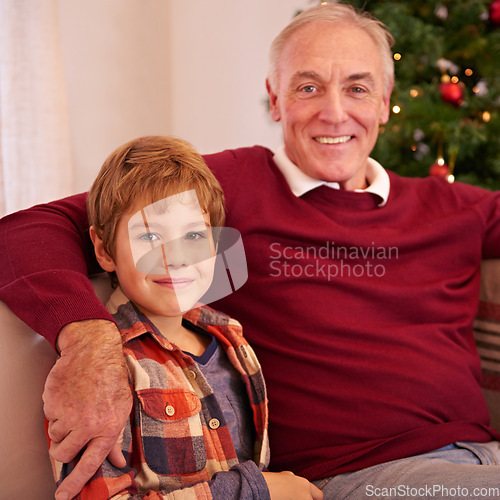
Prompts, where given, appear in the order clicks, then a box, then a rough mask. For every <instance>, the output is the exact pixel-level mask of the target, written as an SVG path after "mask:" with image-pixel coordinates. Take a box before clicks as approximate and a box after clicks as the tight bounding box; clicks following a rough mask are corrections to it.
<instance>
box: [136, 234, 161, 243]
mask: <svg viewBox="0 0 500 500" xmlns="http://www.w3.org/2000/svg"><path fill="white" fill-rule="evenodd" d="M137 239H138V240H140V241H146V242H148V243H150V242H152V241H156V240H159V239H160V237H159V236H158V235H157V234H156V233H142V234H140V235H139V236H138V237H137Z"/></svg>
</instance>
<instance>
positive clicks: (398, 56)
mask: <svg viewBox="0 0 500 500" xmlns="http://www.w3.org/2000/svg"><path fill="white" fill-rule="evenodd" d="M402 57H403V56H402V55H401V54H400V53H399V52H396V53H395V54H394V60H395V61H401V58H402Z"/></svg>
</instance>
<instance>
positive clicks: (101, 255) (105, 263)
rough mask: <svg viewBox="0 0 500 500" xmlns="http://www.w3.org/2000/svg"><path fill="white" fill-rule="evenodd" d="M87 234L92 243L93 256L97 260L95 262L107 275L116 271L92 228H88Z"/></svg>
mask: <svg viewBox="0 0 500 500" xmlns="http://www.w3.org/2000/svg"><path fill="white" fill-rule="evenodd" d="M89 233H90V238H91V240H92V243H93V244H94V251H95V256H96V258H97V262H99V264H100V265H101V267H102V268H103V269H104V270H105V271H108V273H110V272H113V271H114V270H115V269H116V266H115V263H114V261H113V259H112V258H111V257H110V256H109V255H108V253H107V252H106V250H105V249H104V245H103V243H102V240H101V238H99V236H97V234H96V232H95V229H94V226H90V228H89Z"/></svg>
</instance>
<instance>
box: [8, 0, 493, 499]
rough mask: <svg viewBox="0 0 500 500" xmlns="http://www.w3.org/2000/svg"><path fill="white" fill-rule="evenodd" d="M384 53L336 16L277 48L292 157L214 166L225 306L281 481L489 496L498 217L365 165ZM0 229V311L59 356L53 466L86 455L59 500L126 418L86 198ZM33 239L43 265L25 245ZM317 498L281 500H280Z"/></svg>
mask: <svg viewBox="0 0 500 500" xmlns="http://www.w3.org/2000/svg"><path fill="white" fill-rule="evenodd" d="M391 41H392V37H391V35H390V34H389V33H388V32H387V31H386V30H385V28H384V27H383V25H381V24H380V23H379V22H378V21H377V20H374V19H373V18H371V17H370V16H367V15H365V14H361V13H357V12H356V11H354V10H353V9H352V8H351V7H349V6H345V5H341V4H327V5H321V6H317V7H313V8H311V9H309V10H307V11H305V12H304V13H302V14H301V15H300V16H298V17H297V18H295V19H294V20H293V21H292V23H291V24H290V25H289V26H288V27H287V28H285V29H284V30H283V32H282V33H281V34H280V35H279V36H278V37H277V38H276V40H275V41H274V43H273V46H272V49H271V65H270V72H269V78H268V81H267V89H268V92H269V98H270V108H271V116H272V118H273V119H274V120H276V121H280V122H281V124H282V128H283V138H284V147H283V148H282V149H280V150H278V151H277V152H276V153H275V154H273V153H272V152H270V151H269V150H267V149H264V148H261V147H253V148H244V149H237V150H232V151H225V152H222V153H218V154H215V155H209V156H206V157H205V160H206V162H207V163H208V165H209V167H210V168H211V169H212V170H213V171H214V173H215V174H216V176H217V178H218V179H219V181H220V182H221V184H222V186H223V188H224V191H225V195H226V200H227V207H228V217H227V224H228V225H229V226H231V227H235V228H238V229H239V230H240V231H241V233H242V235H243V241H244V244H245V250H246V253H247V258H248V264H249V280H248V282H247V283H246V284H245V286H244V287H243V288H241V289H240V290H239V291H237V292H236V293H234V294H233V295H231V296H229V297H228V298H226V299H224V300H223V301H221V302H220V303H218V304H217V306H216V307H217V308H219V307H220V309H221V310H224V311H226V312H228V313H230V314H231V315H233V316H234V317H236V318H238V319H239V320H240V321H241V322H242V323H243V325H244V329H245V332H246V336H247V338H248V339H249V340H250V342H251V343H252V345H253V346H254V349H255V350H256V352H257V354H258V356H259V358H260V360H261V363H262V366H263V370H264V374H265V376H266V379H267V384H268V391H269V400H270V440H271V455H272V459H271V468H272V470H290V471H293V472H294V473H296V474H298V475H300V476H303V477H305V478H307V479H309V480H310V481H313V482H314V483H315V484H317V485H318V486H319V487H320V488H321V489H322V490H323V493H324V495H325V498H334V497H335V498H365V497H366V496H369V497H370V496H373V497H378V498H380V497H389V496H406V497H413V498H417V497H418V498H449V497H459V496H460V497H464V498H467V497H468V498H475V497H478V496H479V495H480V493H479V490H480V489H481V488H484V489H483V490H481V491H494V488H499V487H500V480H499V479H498V477H499V469H497V468H495V467H486V466H485V465H496V464H497V463H498V461H499V460H500V451H499V446H498V441H497V439H498V438H499V437H500V436H499V434H498V433H497V431H496V430H494V429H492V428H490V427H489V415H488V410H487V407H486V403H485V401H484V399H483V396H482V393H481V390H480V387H479V377H480V365H479V360H478V357H477V353H476V351H475V348H474V339H473V336H472V328H471V326H472V320H473V317H474V315H475V312H476V307H477V298H478V284H479V264H480V261H481V259H482V258H487V257H500V245H499V244H498V243H499V242H500V224H499V223H498V220H499V217H498V211H499V210H500V202H499V197H498V195H497V194H495V193H490V192H487V191H484V190H481V189H478V188H475V187H472V186H466V185H462V184H460V183H455V184H453V185H450V184H448V183H446V182H444V181H441V180H439V179H434V178H433V179H431V178H428V179H404V178H401V177H399V176H397V175H395V174H393V173H391V172H387V171H386V170H384V169H383V167H382V166H381V165H379V164H378V163H376V162H375V161H374V160H372V159H370V158H369V155H370V152H371V150H372V148H373V146H374V144H375V142H376V139H377V134H378V127H379V125H380V124H385V123H386V122H387V121H388V118H389V100H390V95H391V90H392V84H393V65H392V56H391V51H390V46H391ZM2 228H3V232H4V234H7V233H8V237H7V236H6V237H5V238H4V241H5V242H8V249H7V250H8V251H9V252H10V253H9V255H11V254H12V255H15V259H12V260H11V262H10V263H9V264H10V265H9V266H4V269H3V270H2V285H3V287H2V294H1V296H0V298H2V299H3V300H5V301H6V302H7V304H8V305H9V306H10V307H11V308H12V309H13V310H14V311H15V312H16V313H17V314H18V315H20V316H21V317H22V318H23V319H24V320H25V321H26V322H27V323H29V324H31V325H34V326H35V328H37V329H38V330H39V331H41V332H42V333H43V334H44V335H46V337H47V338H48V339H49V340H52V341H55V339H56V337H57V345H58V348H59V349H60V351H61V354H62V357H61V358H60V360H59V361H58V362H57V364H56V366H55V367H54V369H53V370H52V372H51V374H50V375H49V378H48V380H47V385H46V393H45V405H46V406H45V407H46V413H47V416H48V418H49V419H50V420H51V423H50V428H49V432H50V434H51V437H52V439H53V441H54V442H55V443H56V444H54V445H53V447H52V449H51V453H52V454H53V455H54V456H55V457H57V459H58V460H62V461H68V460H70V459H71V458H72V457H73V456H74V455H75V454H76V453H77V451H78V450H79V449H80V448H81V447H82V446H84V445H86V451H85V453H84V454H83V456H82V459H81V461H80V466H79V468H77V469H75V472H74V473H73V475H72V476H70V478H68V480H67V481H68V483H67V484H66V485H64V486H62V487H61V488H60V490H59V492H60V494H61V498H62V494H63V493H65V492H66V493H71V494H73V493H74V492H75V491H77V490H78V488H79V487H80V486H81V485H82V483H83V482H84V481H85V480H86V479H87V478H88V477H89V475H90V474H91V473H92V471H93V470H95V468H97V466H98V464H99V462H100V461H101V460H102V459H103V458H104V457H105V455H106V454H107V453H108V451H109V450H110V449H111V447H112V444H113V443H114V441H115V439H116V437H117V435H118V434H119V431H120V429H121V426H122V425H123V421H124V419H125V418H126V417H127V415H128V410H129V401H128V398H129V395H128V392H127V389H126V374H125V373H124V370H123V364H122V361H121V358H120V356H121V352H120V348H119V339H118V334H117V333H116V330H115V327H114V325H113V324H112V323H110V322H109V321H108V320H109V316H108V315H107V313H106V312H105V311H104V310H103V309H102V307H101V306H100V304H99V302H98V300H97V299H96V298H95V297H94V296H93V294H92V291H91V287H90V285H89V284H88V281H87V279H86V275H87V271H89V272H92V271H95V270H96V268H95V267H93V266H92V263H91V261H90V259H89V258H87V262H88V263H89V264H88V266H86V264H85V258H84V252H87V253H88V241H87V237H86V236H85V234H86V233H85V232H86V229H87V225H86V217H85V213H84V195H79V196H76V197H73V198H70V199H66V200H62V201H59V202H54V203H53V204H51V205H49V208H48V209H47V208H34V209H32V210H31V211H28V212H26V213H20V214H15V215H13V216H11V217H9V218H7V219H5V220H4V221H3V224H2ZM464 235H467V237H466V238H464ZM42 237H43V246H42V250H40V248H36V249H34V248H33V247H32V246H30V245H26V244H23V242H25V241H39V240H40V239H41V238H42ZM82 247H83V251H82ZM32 252H36V254H37V255H36V262H35V263H33V261H32V260H33V259H32V257H33V255H32ZM6 267H8V270H6V269H5V268H6ZM61 268H62V269H61ZM53 269H57V270H58V272H57V273H54V272H53ZM54 318H57V322H56V320H55V319H54ZM97 318H98V319H97ZM82 320H85V321H82ZM59 330H60V333H59ZM57 334H59V335H58V336H57ZM96 373H97V374H98V375H97V376H96V375H95V374H96ZM103 374H104V376H103ZM75 379H77V380H78V382H75ZM96 379H98V380H99V381H100V383H99V387H96V386H94V381H95V380H96ZM102 380H108V381H109V383H108V384H103V382H102ZM74 384H77V385H78V392H76V393H75V394H74V395H72V394H68V393H67V392H66V387H69V386H70V385H74ZM103 385H104V386H103ZM109 412H111V413H109ZM82 416H83V417H82ZM110 458H111V459H112V460H114V461H115V462H116V463H117V464H119V462H120V460H121V458H120V457H119V456H118V454H117V452H116V450H114V451H113V452H112V454H111V457H110ZM284 477H285V478H286V479H287V480H289V481H290V483H289V484H290V485H292V484H293V481H292V478H293V476H291V475H290V476H284ZM70 480H71V481H70ZM489 488H492V489H490V490H488V489H489ZM271 493H272V492H271ZM499 493H500V492H499ZM308 494H309V492H307V491H304V490H301V492H296V493H294V491H293V486H292V489H291V491H290V490H289V491H288V492H285V491H284V490H280V492H279V493H276V495H275V496H273V498H307V495H308ZM287 495H288V496H287Z"/></svg>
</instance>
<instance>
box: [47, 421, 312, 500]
mask: <svg viewBox="0 0 500 500" xmlns="http://www.w3.org/2000/svg"><path fill="white" fill-rule="evenodd" d="M128 432H130V429H128ZM123 451H124V452H125V450H123ZM52 467H53V470H54V474H55V476H56V480H57V481H58V482H60V481H61V480H63V479H64V478H65V477H68V475H69V474H71V473H72V472H73V464H60V463H58V462H56V461H54V460H53V461H52ZM136 475H137V471H136V470H135V469H133V468H132V467H131V466H130V465H126V466H125V467H123V468H121V469H117V468H116V467H114V466H113V465H112V464H111V463H110V462H109V461H105V462H104V463H103V464H102V466H101V467H99V469H98V470H97V472H96V474H95V475H94V476H93V477H92V479H91V480H90V481H89V482H88V483H87V484H86V485H85V486H84V487H83V489H82V491H81V493H80V495H78V496H77V497H76V498H78V499H80V500H108V499H111V498H120V499H121V500H127V499H133V500H136V499H142V498H147V499H149V500H152V499H157V500H167V499H171V500H183V499H186V500H192V499H200V500H201V499H203V500H206V499H208V498H213V499H215V500H226V499H228V498H233V499H239V500H254V499H255V500H269V499H270V498H271V497H270V494H269V489H268V487H267V485H266V481H265V480H264V475H263V474H262V472H261V471H260V470H259V468H258V467H257V466H256V465H255V463H254V462H251V461H248V462H244V463H242V464H238V465H237V466H235V467H233V468H232V469H231V470H229V471H223V472H218V473H217V474H214V476H213V477H212V479H211V480H210V481H201V482H198V483H194V484H190V485H186V486H182V487H180V488H178V489H172V488H169V489H163V490H143V491H141V492H139V487H138V484H137V482H136V479H135V478H136ZM287 477H293V475H292V476H287ZM295 493H297V491H296V490H295ZM276 498H281V499H283V500H284V498H285V497H281V496H277V497H276ZM293 499H294V500H303V499H302V497H301V496H300V495H299V496H294V497H293ZM307 500H310V499H309V498H307Z"/></svg>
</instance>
